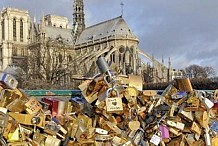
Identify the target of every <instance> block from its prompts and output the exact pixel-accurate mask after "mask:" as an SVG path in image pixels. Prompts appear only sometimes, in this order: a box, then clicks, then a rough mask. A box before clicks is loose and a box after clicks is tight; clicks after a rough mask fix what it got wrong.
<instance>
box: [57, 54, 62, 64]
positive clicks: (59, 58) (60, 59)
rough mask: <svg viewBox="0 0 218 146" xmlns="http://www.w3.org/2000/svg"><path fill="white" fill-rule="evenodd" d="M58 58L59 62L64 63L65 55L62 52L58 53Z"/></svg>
mask: <svg viewBox="0 0 218 146" xmlns="http://www.w3.org/2000/svg"><path fill="white" fill-rule="evenodd" d="M58 60H59V63H62V62H63V57H62V55H61V54H59V55H58Z"/></svg>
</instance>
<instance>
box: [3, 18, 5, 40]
mask: <svg viewBox="0 0 218 146" xmlns="http://www.w3.org/2000/svg"><path fill="white" fill-rule="evenodd" d="M2 39H3V40H4V39H5V20H4V19H3V20H2Z"/></svg>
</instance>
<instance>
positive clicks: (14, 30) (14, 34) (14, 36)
mask: <svg viewBox="0 0 218 146" xmlns="http://www.w3.org/2000/svg"><path fill="white" fill-rule="evenodd" d="M16 32H17V31H16V18H14V19H13V40H14V41H16V40H17V34H16Z"/></svg>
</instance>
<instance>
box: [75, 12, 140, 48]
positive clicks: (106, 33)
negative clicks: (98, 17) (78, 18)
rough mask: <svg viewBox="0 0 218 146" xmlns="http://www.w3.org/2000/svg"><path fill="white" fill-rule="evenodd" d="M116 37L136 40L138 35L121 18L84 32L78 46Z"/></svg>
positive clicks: (88, 28)
mask: <svg viewBox="0 0 218 146" xmlns="http://www.w3.org/2000/svg"><path fill="white" fill-rule="evenodd" d="M111 36H116V38H126V37H128V38H129V39H136V40H138V38H137V37H136V35H135V34H134V33H133V32H132V31H131V30H130V28H129V27H128V25H127V23H126V22H125V20H124V19H123V18H122V17H121V16H119V17H116V18H114V19H110V20H107V21H104V22H101V23H98V24H96V25H93V26H90V27H87V28H86V29H85V30H83V31H82V33H81V34H80V36H79V38H78V39H77V41H76V45H79V44H83V43H87V42H90V41H93V40H99V39H102V38H107V37H111Z"/></svg>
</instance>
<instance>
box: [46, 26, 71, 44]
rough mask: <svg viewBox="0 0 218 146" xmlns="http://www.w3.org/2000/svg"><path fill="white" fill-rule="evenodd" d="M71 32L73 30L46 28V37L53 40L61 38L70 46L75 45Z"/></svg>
mask: <svg viewBox="0 0 218 146" xmlns="http://www.w3.org/2000/svg"><path fill="white" fill-rule="evenodd" d="M71 31H72V30H71V29H65V28H58V27H51V26H45V32H46V37H50V38H52V39H56V38H59V37H61V38H63V39H64V40H65V41H67V42H68V43H69V44H73V39H72V34H71Z"/></svg>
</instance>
